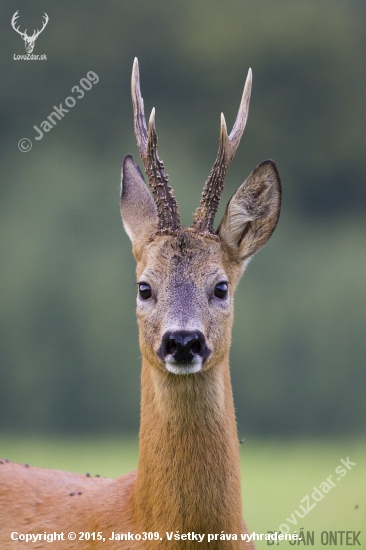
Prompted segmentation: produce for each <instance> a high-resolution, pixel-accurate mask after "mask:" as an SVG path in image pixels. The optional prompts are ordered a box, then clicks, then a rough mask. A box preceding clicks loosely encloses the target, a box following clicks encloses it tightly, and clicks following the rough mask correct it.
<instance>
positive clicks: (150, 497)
mask: <svg viewBox="0 0 366 550" xmlns="http://www.w3.org/2000/svg"><path fill="white" fill-rule="evenodd" d="M249 76H250V75H249ZM250 83H251V79H250V78H249V84H248V81H247V84H246V87H245V89H244V94H243V99H242V103H241V106H240V109H239V113H238V118H237V121H236V123H235V125H234V128H233V130H232V132H231V134H230V136H228V135H227V132H226V124H225V120H224V118H223V117H222V122H221V135H220V148H219V154H218V158H217V160H216V162H215V164H214V167H213V170H212V172H211V174H210V177H209V179H208V180H207V182H206V184H205V188H204V192H203V196H202V200H201V206H200V208H199V209H198V210H197V211H196V214H195V217H194V222H193V225H192V227H189V228H184V227H181V226H180V219H179V214H178V207H177V204H176V201H175V197H174V193H173V191H172V189H171V188H170V187H169V185H168V177H167V176H166V174H165V172H164V165H163V163H162V161H161V160H160V159H159V157H158V155H157V137H156V132H155V120H154V110H153V113H152V116H151V118H150V122H149V126H148V128H147V126H146V122H145V116H144V111H143V102H142V98H141V94H140V87H139V75H138V65H137V60H136V61H135V65H134V71H133V76H132V96H133V103H134V112H135V132H136V137H137V142H138V145H139V148H140V153H141V158H142V160H143V163H144V165H145V171H146V173H147V175H148V179H149V184H150V186H151V189H152V194H151V193H150V192H149V191H148V188H147V187H146V185H145V182H144V179H143V177H142V174H141V172H140V170H139V168H138V166H137V165H136V164H135V162H134V160H133V158H132V157H131V156H129V155H128V156H126V157H125V158H124V160H123V166H122V189H121V213H122V219H123V223H124V226H125V229H126V231H127V233H128V235H129V237H130V239H131V241H132V246H133V253H134V256H135V258H136V261H137V281H138V288H139V292H138V298H137V318H138V324H139V339H140V349H141V353H142V374H141V388H142V389H141V392H142V395H141V425H140V453H139V463H138V470H137V472H132V473H131V474H128V475H127V476H123V477H121V478H118V479H115V480H109V479H108V480H107V479H102V478H91V477H86V476H80V475H75V474H67V473H64V472H57V471H52V470H40V469H36V468H31V467H25V466H21V465H16V464H11V463H8V462H6V463H5V462H4V461H3V463H2V464H0V518H1V519H0V522H1V524H0V525H1V529H0V547H1V549H2V550H8V549H9V550H10V549H12V548H17V549H18V548H23V546H22V543H21V542H19V541H13V540H10V533H11V532H17V533H42V532H47V533H50V532H53V531H55V532H57V533H60V532H62V531H63V532H64V533H65V536H67V533H68V532H70V531H73V532H75V533H76V534H77V540H75V541H68V542H64V541H54V542H53V543H52V544H53V546H52V547H53V548H54V549H55V550H59V549H62V548H70V549H74V548H75V549H80V550H84V549H97V548H104V549H106V550H109V549H112V548H113V549H115V548H121V549H125V550H127V549H130V550H150V548H151V549H153V548H154V549H160V550H168V549H172V550H174V549H176V550H178V549H179V550H194V549H196V548H197V547H198V544H199V547H200V548H202V549H205V550H206V549H207V550H208V549H209V548H210V549H214V550H215V549H218V550H219V549H225V550H226V549H227V550H231V549H239V548H253V546H252V545H251V544H250V543H249V544H248V542H246V541H243V540H242V539H241V535H242V534H246V533H247V530H246V527H245V524H244V521H243V519H242V510H241V490H240V468H239V466H240V464H239V444H238V438H237V431H236V422H235V414H234V405H233V396H232V389H231V382H230V372H229V350H230V343H231V329H232V322H233V294H234V289H235V287H236V285H237V283H238V281H239V279H240V277H241V275H242V273H243V271H244V269H245V266H246V264H247V262H248V259H249V258H250V257H251V256H252V255H253V254H254V253H255V252H256V251H257V250H258V249H259V248H261V247H262V246H263V245H264V244H265V242H266V241H267V240H268V238H269V237H270V235H271V233H272V232H273V230H274V228H275V226H276V223H277V220H278V215H279V208H280V196H281V195H280V182H279V177H278V173H277V170H276V168H275V165H274V163H273V162H272V161H266V162H264V163H262V164H260V165H259V166H258V167H257V168H256V169H255V170H254V171H253V172H252V174H251V175H250V176H249V177H248V178H247V180H246V181H245V182H244V183H243V184H242V185H241V186H240V188H239V189H238V191H237V192H236V193H235V194H234V196H233V197H232V198H231V200H230V202H229V203H228V206H227V208H226V212H225V215H224V217H223V219H222V221H221V224H220V226H219V228H218V230H217V232H216V233H214V232H213V229H212V227H213V219H214V214H215V212H216V210H217V205H218V198H219V195H220V192H221V190H222V187H223V178H224V176H225V173H226V170H227V168H228V164H229V163H230V161H231V159H232V157H233V155H234V153H235V150H236V147H237V146H238V143H239V141H240V137H241V135H242V133H243V130H244V127H245V122H246V116H247V112H248V103H249V96H250ZM82 532H88V533H93V532H94V533H98V532H102V536H103V537H104V538H105V540H104V541H99V540H79V533H82ZM128 532H130V533H132V534H140V535H142V536H143V533H148V532H152V533H156V532H158V533H159V540H144V539H142V540H136V539H130V540H120V538H118V537H119V536H120V534H121V533H124V534H126V533H128ZM192 533H193V534H200V535H201V536H202V535H204V537H203V538H202V541H201V542H199V543H198V542H197V541H196V540H192V538H191V537H192ZM215 533H218V534H220V533H225V534H231V535H234V534H235V535H236V537H237V538H235V537H233V539H234V540H225V541H223V540H216V541H214V540H211V542H209V541H208V534H215ZM174 534H179V535H184V537H185V538H184V537H183V538H180V540H176V539H175V538H174V536H173V535H174ZM188 534H189V537H188ZM37 544H38V546H34V547H35V548H48V546H47V545H48V544H49V543H48V542H46V541H37ZM26 547H28V546H27V545H26V544H25V543H24V548H26Z"/></svg>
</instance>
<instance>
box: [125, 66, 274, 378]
mask: <svg viewBox="0 0 366 550" xmlns="http://www.w3.org/2000/svg"><path fill="white" fill-rule="evenodd" d="M251 83H252V75H251V71H250V70H249V72H248V77H247V80H246V84H245V87H244V92H243V96H242V100H241V104H240V107H239V111H238V115H237V118H236V121H235V124H234V126H233V129H232V131H231V133H230V135H228V133H227V129H226V123H225V118H224V115H221V129H220V143H219V151H218V155H217V158H216V161H215V163H214V165H213V168H212V171H211V174H210V176H209V177H208V179H207V181H206V183H205V186H204V189H203V193H202V198H201V204H200V207H199V208H198V209H197V210H196V213H195V215H194V219H193V224H192V225H191V226H190V227H182V226H181V224H180V217H179V213H178V205H177V202H176V199H175V196H174V192H173V190H172V188H171V187H170V186H169V184H168V182H169V178H168V176H167V174H166V173H165V171H164V164H163V162H162V161H161V159H160V158H159V156H158V153H157V135H156V127H155V109H153V110H152V113H151V116H150V120H149V124H148V126H147V125H146V120H145V115H144V103H143V99H142V97H141V92H140V82H139V69H138V62H137V59H135V62H134V66H133V72H132V99H133V107H134V126H135V134H136V139H137V144H138V147H139V149H140V155H141V159H142V162H143V164H144V167H145V172H146V175H147V178H148V182H149V185H150V188H151V193H150V192H149V190H148V188H147V186H146V184H145V182H144V178H143V176H142V173H141V171H140V169H139V167H138V166H137V165H136V164H135V162H134V160H133V158H132V156H130V155H127V156H126V157H125V158H124V159H123V165H122V186H121V214H122V220H123V224H124V227H125V230H126V232H127V234H128V235H129V237H130V239H131V241H132V246H133V253H134V256H135V258H136V261H137V285H138V296H137V317H138V324H139V333H140V347H141V351H142V355H143V357H144V358H147V360H148V362H149V364H150V365H152V367H153V369H155V371H156V372H158V373H160V374H161V375H163V376H165V375H168V376H169V375H170V376H172V375H191V374H194V373H198V372H201V373H205V372H206V371H209V370H212V369H215V368H217V367H218V366H219V365H222V364H223V362H225V361H226V359H227V358H228V353H229V348H230V340H231V327H232V320H233V294H234V290H235V287H236V285H237V283H238V281H239V278H240V276H241V275H242V273H243V271H244V269H245V266H246V264H247V263H248V260H249V259H250V258H251V256H253V254H255V253H256V252H257V251H258V250H259V249H260V248H261V247H262V246H263V245H264V244H265V243H266V242H267V240H268V239H269V237H270V236H271V234H272V232H273V231H274V229H275V227H276V224H277V221H278V218H279V212H280V203H281V185H280V179H279V175H278V172H277V169H276V166H275V164H274V162H273V161H271V160H267V161H264V162H262V163H261V164H259V166H257V168H255V170H254V171H253V172H252V173H251V174H250V176H249V177H248V178H247V179H246V180H245V181H244V183H243V184H242V185H241V186H240V187H239V189H238V190H237V191H236V193H235V194H234V195H233V196H232V198H231V199H230V201H229V203H228V205H227V207H226V211H225V214H224V217H223V219H222V220H221V223H220V224H219V226H218V229H217V230H216V231H214V229H213V224H214V217H215V213H216V211H217V208H218V204H219V200H220V195H221V193H222V190H223V185H224V178H225V175H226V172H227V170H228V168H229V165H230V162H231V160H232V158H233V157H234V154H235V151H236V149H237V147H238V145H239V142H240V139H241V136H242V134H243V131H244V128H245V124H246V121H247V116H248V108H249V99H250V92H251Z"/></svg>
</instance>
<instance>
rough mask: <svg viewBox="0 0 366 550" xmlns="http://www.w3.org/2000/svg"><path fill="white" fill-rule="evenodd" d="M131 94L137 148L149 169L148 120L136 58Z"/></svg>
mask: <svg viewBox="0 0 366 550" xmlns="http://www.w3.org/2000/svg"><path fill="white" fill-rule="evenodd" d="M131 93H132V104H133V114H134V127H135V136H136V140H137V146H138V148H139V149H140V156H141V160H142V162H143V163H144V166H145V168H147V164H148V159H147V141H148V138H147V128H146V119H145V113H144V100H143V99H142V96H141V90H140V73H139V62H138V60H137V57H135V60H134V62H133V68H132V78H131Z"/></svg>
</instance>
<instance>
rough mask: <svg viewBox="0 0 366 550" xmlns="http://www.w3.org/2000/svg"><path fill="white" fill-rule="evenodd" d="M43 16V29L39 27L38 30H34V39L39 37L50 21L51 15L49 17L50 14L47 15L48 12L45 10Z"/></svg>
mask: <svg viewBox="0 0 366 550" xmlns="http://www.w3.org/2000/svg"><path fill="white" fill-rule="evenodd" d="M43 17H44V21H43V24H42V28H41V30H38V29H37V30H36V31H33V36H32V38H34V39H36V38H38V36H39V35H40V34H41V32H42V31H43V29H44V28H45V26H46V25H47V23H48V20H49V17H48V15H47V13H46V12H44V16H43Z"/></svg>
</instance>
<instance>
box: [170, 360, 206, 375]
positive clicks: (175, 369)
mask: <svg viewBox="0 0 366 550" xmlns="http://www.w3.org/2000/svg"><path fill="white" fill-rule="evenodd" d="M165 367H166V369H167V370H168V371H169V372H172V373H173V374H194V373H195V372H199V371H200V370H201V369H202V361H201V360H200V359H197V360H195V361H193V362H192V363H173V362H172V361H165Z"/></svg>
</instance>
